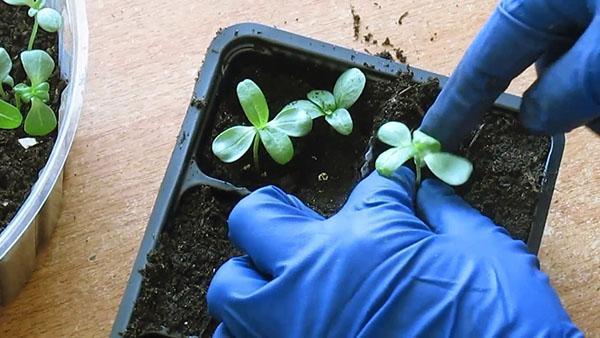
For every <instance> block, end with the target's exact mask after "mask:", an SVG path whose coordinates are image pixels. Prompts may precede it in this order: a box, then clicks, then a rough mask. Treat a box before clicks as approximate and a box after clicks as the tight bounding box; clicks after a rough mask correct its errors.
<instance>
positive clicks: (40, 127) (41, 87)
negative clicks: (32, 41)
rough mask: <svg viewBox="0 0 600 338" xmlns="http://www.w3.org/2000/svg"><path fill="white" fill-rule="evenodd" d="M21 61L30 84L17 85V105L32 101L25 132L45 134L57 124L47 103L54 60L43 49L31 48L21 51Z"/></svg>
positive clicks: (37, 134)
mask: <svg viewBox="0 0 600 338" xmlns="http://www.w3.org/2000/svg"><path fill="white" fill-rule="evenodd" d="M21 63H22V64H23V68H24V69H25V73H26V74H27V78H28V79H29V84H25V83H19V84H18V85H16V86H15V88H14V91H15V98H16V102H17V107H19V108H20V105H21V102H25V103H30V107H29V112H28V113H27V117H26V118H25V126H24V127H25V132H26V133H27V134H29V135H32V136H44V135H47V134H49V133H50V132H52V131H53V130H54V129H55V128H56V125H57V121H56V115H55V114H54V111H53V110H52V108H50V106H48V105H47V104H46V102H48V100H49V99H50V84H48V82H47V81H48V79H49V78H50V76H51V75H52V73H53V72H54V67H55V65H54V60H52V57H51V56H50V55H48V53H46V52H45V51H43V50H30V51H25V52H23V53H21Z"/></svg>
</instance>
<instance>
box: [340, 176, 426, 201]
mask: <svg viewBox="0 0 600 338" xmlns="http://www.w3.org/2000/svg"><path fill="white" fill-rule="evenodd" d="M414 194H415V174H414V173H413V171H412V170H411V169H409V168H408V167H404V166H402V167H400V168H398V169H397V170H396V171H395V172H394V173H393V174H392V175H391V176H390V177H385V176H382V175H380V174H379V173H378V172H377V171H373V172H372V173H371V174H369V176H367V177H366V178H365V179H363V180H362V181H361V182H360V183H358V185H357V186H356V187H355V188H354V190H353V191H352V193H351V194H350V197H349V198H348V201H347V202H346V204H345V205H344V209H345V210H348V209H362V208H363V207H365V206H366V205H367V204H368V203H372V202H376V201H383V200H386V201H393V202H398V203H400V204H403V205H405V206H407V207H408V208H411V209H412V203H413V198H414ZM366 202H368V203H367V204H365V203H366Z"/></svg>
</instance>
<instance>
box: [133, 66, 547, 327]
mask: <svg viewBox="0 0 600 338" xmlns="http://www.w3.org/2000/svg"><path fill="white" fill-rule="evenodd" d="M227 72H228V73H229V74H232V75H231V76H230V78H227V79H225V81H224V82H223V85H222V86H221V88H220V93H221V95H220V96H219V97H218V99H217V105H216V108H215V109H216V110H217V114H216V118H215V119H214V121H210V122H212V123H208V124H207V126H206V127H207V128H211V127H214V129H213V130H212V131H211V132H209V133H207V134H208V135H209V137H210V139H207V140H202V142H203V146H202V147H200V148H199V151H198V154H197V157H198V158H199V161H198V162H199V165H200V167H201V168H202V169H203V170H204V171H205V172H206V173H208V174H210V175H212V176H214V177H217V178H220V179H225V180H227V181H231V182H232V183H234V184H236V185H241V186H246V187H249V188H255V187H258V186H262V185H265V184H276V185H279V186H280V187H283V188H284V189H285V190H287V191H288V192H290V193H293V194H296V195H297V196H298V197H299V198H300V199H302V200H304V201H306V202H307V203H308V204H309V205H311V206H312V207H314V208H315V209H316V210H318V211H319V212H321V213H322V214H324V215H325V216H329V215H331V214H333V213H335V212H336V211H337V210H339V208H340V206H341V205H342V204H343V202H344V201H345V200H346V197H347V195H348V193H349V192H350V191H351V189H352V188H353V186H354V185H355V184H356V183H357V182H358V180H359V179H360V174H359V171H360V170H359V168H360V167H361V166H362V165H363V164H364V163H365V162H364V153H365V151H366V149H367V148H368V144H369V142H373V143H374V156H373V159H371V162H370V163H369V164H370V165H371V167H372V165H373V161H374V158H376V156H377V155H378V153H380V152H381V151H382V149H383V147H382V145H380V144H379V143H378V142H376V141H375V139H374V137H373V136H374V135H375V133H376V131H377V129H378V128H379V126H380V125H381V124H383V123H384V122H386V121H389V120H399V121H402V122H404V123H406V124H407V125H409V127H412V128H414V127H416V126H418V124H419V121H420V120H421V118H422V115H423V113H424V112H425V111H426V110H427V109H428V108H429V106H430V105H431V104H432V102H433V101H434V99H435V97H436V95H437V94H438V83H437V81H434V80H433V81H429V82H426V83H417V82H415V81H413V80H412V76H411V75H410V74H400V75H399V76H398V78H397V79H395V80H394V81H385V82H375V81H367V84H368V85H367V88H366V90H365V92H364V93H363V95H362V96H361V98H360V99H359V101H358V102H357V104H356V105H355V106H354V107H352V109H351V114H352V116H353V119H354V121H355V131H354V133H353V135H352V137H342V136H341V135H339V138H336V135H335V134H334V133H333V132H332V131H331V130H330V129H331V128H330V127H329V126H328V125H327V124H326V123H324V121H318V120H317V121H315V122H316V123H315V126H314V130H313V131H312V132H311V134H309V135H308V136H307V137H305V138H303V139H300V140H298V139H297V140H295V142H294V145H295V150H296V155H295V159H294V160H293V161H292V162H291V163H289V164H288V165H286V166H278V165H277V164H274V163H273V162H272V161H271V160H270V158H268V157H267V156H266V155H265V154H264V153H265V152H264V150H262V151H261V152H262V157H261V164H262V165H263V167H262V172H261V174H258V175H257V174H256V172H254V171H252V167H251V163H252V158H251V154H247V155H246V156H245V157H244V158H243V159H242V160H240V161H239V162H237V163H233V164H224V163H221V162H220V161H219V160H218V159H216V158H215V157H214V155H213V154H212V152H210V143H211V142H212V140H213V139H214V137H215V136H216V135H217V134H218V133H219V132H221V131H222V130H224V129H225V128H228V127H230V126H231V125H233V124H236V123H243V122H244V117H243V112H242V110H241V108H240V107H239V103H238V101H237V97H236V96H235V85H236V84H237V82H239V81H241V80H243V79H245V78H251V79H252V80H254V81H255V82H256V83H257V84H258V85H259V86H260V87H261V88H262V90H263V92H264V93H265V95H266V97H267V100H268V102H269V105H270V108H271V114H272V115H274V114H275V113H277V112H278V109H280V108H281V107H283V105H285V104H286V103H288V102H289V101H291V100H294V99H298V98H301V97H302V96H303V95H304V94H305V93H306V92H307V91H308V90H310V89H314V88H323V89H327V88H331V87H332V86H333V83H334V82H335V79H336V77H337V75H339V74H337V73H333V72H330V71H328V70H327V69H323V68H320V67H319V66H311V65H308V64H301V63H298V62H294V63H293V64H290V63H286V61H283V62H281V63H278V62H276V60H275V59H271V58H270V57H262V58H261V57H251V58H249V59H244V60H241V61H237V62H234V64H233V66H232V67H231V68H229V69H228V71H227ZM408 88H410V89H408ZM320 122H323V123H320ZM484 122H485V123H484V125H483V127H482V128H481V130H480V131H478V132H474V134H473V139H474V140H473V139H471V140H469V142H468V143H467V144H465V145H464V146H463V147H462V149H461V150H460V152H461V154H462V155H464V156H466V157H468V158H469V159H470V160H471V161H473V163H474V164H475V171H474V174H473V177H472V179H471V180H470V182H469V183H468V184H466V185H465V186H462V187H460V188H458V190H457V191H458V193H459V194H460V195H462V196H463V197H464V198H466V199H467V200H468V201H469V202H471V203H472V204H473V205H474V206H475V207H477V208H478V209H479V210H481V211H482V212H483V213H484V214H486V215H488V216H490V217H491V218H492V219H494V221H495V222H497V223H498V224H503V225H505V226H507V228H508V229H509V231H510V232H511V234H512V235H513V237H515V238H518V239H522V240H526V238H527V236H528V234H529V229H530V227H531V224H532V223H533V215H534V208H535V204H536V202H537V193H538V191H539V188H540V183H541V178H542V176H543V168H544V164H545V160H546V158H547V155H548V151H549V146H550V140H549V138H547V137H537V136H530V135H527V134H526V133H525V131H524V130H523V129H521V128H520V127H519V125H518V122H517V120H516V119H515V118H514V117H513V116H511V115H510V114H507V113H503V112H495V111H494V112H491V113H488V114H487V115H486V117H485V121H484ZM471 141H472V142H471ZM339 154H343V156H339V157H338V155H339ZM311 156H315V157H317V160H313V159H312V157H311ZM324 171H326V172H327V173H328V176H329V180H331V181H329V180H327V181H323V180H319V179H318V175H319V173H320V172H324ZM263 172H264V173H266V174H263ZM330 184H331V185H330ZM236 201H237V198H233V197H231V196H228V195H224V194H223V193H218V192H217V191H215V190H213V189H211V188H206V187H203V188H197V189H196V190H193V191H192V192H188V193H186V195H185V197H184V198H183V199H182V200H181V202H180V204H179V206H178V209H177V211H176V212H175V216H174V217H173V220H172V221H170V222H169V223H168V224H167V225H166V226H165V228H164V230H163V233H162V234H161V236H160V237H159V239H158V242H157V243H158V244H157V247H156V248H155V249H154V250H153V251H152V252H151V253H150V254H149V256H148V260H149V262H151V263H150V264H149V265H148V266H147V267H146V268H145V269H144V270H143V272H142V274H143V276H144V281H143V283H142V288H141V291H140V295H139V297H138V299H137V303H136V305H135V309H134V312H133V315H132V318H131V321H130V323H129V327H128V330H127V331H126V332H125V333H124V335H125V336H126V337H136V336H139V335H140V334H142V333H144V332H147V331H161V330H163V331H170V332H175V333H179V334H184V335H198V336H203V337H210V335H211V334H212V332H213V331H214V328H215V327H216V324H217V323H216V322H215V321H214V320H213V319H211V318H210V316H209V315H208V313H207V309H206V300H205V296H206V290H207V287H208V285H209V283H210V280H211V279H212V276H213V274H214V272H215V271H216V270H217V269H218V268H219V266H220V265H221V264H222V263H223V262H225V261H226V260H227V259H229V258H230V257H232V256H236V255H238V254H239V252H238V251H237V250H236V249H235V248H234V247H233V246H232V245H231V244H230V243H229V242H228V239H227V224H226V220H227V216H228V213H229V211H230V210H231V208H232V207H233V205H234V204H235V202H236Z"/></svg>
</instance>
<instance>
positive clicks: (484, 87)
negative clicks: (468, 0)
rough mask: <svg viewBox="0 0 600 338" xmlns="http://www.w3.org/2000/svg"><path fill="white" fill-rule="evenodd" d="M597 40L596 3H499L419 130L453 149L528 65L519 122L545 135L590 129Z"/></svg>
mask: <svg viewBox="0 0 600 338" xmlns="http://www.w3.org/2000/svg"><path fill="white" fill-rule="evenodd" d="M599 41H600V0H571V1H565V0H503V1H501V3H500V5H499V6H498V8H497V9H496V11H495V12H494V13H493V15H492V16H491V18H490V19H489V21H488V22H487V23H486V25H485V26H484V28H483V29H482V30H481V32H480V33H479V35H478V36H477V38H476V39H475V40H474V41H473V43H472V45H471V46H470V48H469V49H468V50H467V52H466V54H465V55H464V57H463V59H462V61H461V62H460V64H459V66H458V67H457V68H456V70H455V72H454V73H453V74H452V76H451V77H450V80H449V81H448V83H447V84H446V85H445V87H444V89H443V90H442V93H441V94H440V96H439V97H438V98H437V100H436V102H435V103H434V104H433V106H432V107H431V108H430V110H429V111H428V113H427V114H426V115H425V118H424V120H423V124H422V125H421V128H420V129H422V130H423V131H424V132H425V133H428V134H430V135H432V136H434V137H436V138H437V139H439V140H440V141H441V142H442V144H443V145H444V146H445V147H447V148H450V149H451V148H455V147H456V146H457V145H458V143H460V142H461V141H463V140H464V139H465V138H466V137H467V135H468V134H469V132H470V131H471V130H472V129H473V128H475V127H476V126H477V125H478V124H479V123H480V122H481V120H482V115H483V113H484V112H485V111H486V110H488V109H489V108H490V106H491V105H492V103H493V102H494V100H495V99H496V98H497V97H498V95H500V94H501V93H502V92H503V91H504V90H506V88H507V87H508V85H509V83H510V81H511V80H512V79H513V78H515V77H516V76H517V75H519V74H520V73H521V72H522V71H524V70H525V69H526V68H527V67H528V66H530V65H532V64H533V63H535V62H537V63H538V66H539V67H538V71H539V73H540V77H539V79H538V81H536V83H535V84H534V85H533V86H532V87H531V88H530V89H529V90H528V91H527V92H526V93H525V95H524V98H523V102H522V105H521V114H520V118H521V121H522V122H523V124H524V125H525V126H526V127H527V128H528V129H530V130H531V131H534V132H538V133H545V134H553V133H557V132H565V131H569V130H571V129H573V128H575V127H577V126H580V125H584V124H587V123H590V122H591V121H593V120H594V119H598V118H599V117H600V42H599ZM598 121H599V120H596V121H595V123H593V125H590V127H592V128H593V126H596V128H598V124H600V123H598ZM596 131H597V132H600V128H599V129H598V130H596Z"/></svg>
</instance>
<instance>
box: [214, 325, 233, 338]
mask: <svg viewBox="0 0 600 338" xmlns="http://www.w3.org/2000/svg"><path fill="white" fill-rule="evenodd" d="M213 338H235V337H234V336H233V335H232V334H231V332H229V330H228V329H227V326H225V324H223V323H221V324H219V326H217V329H216V330H215V332H214V333H213Z"/></svg>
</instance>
